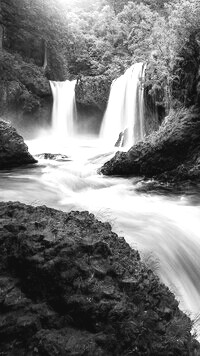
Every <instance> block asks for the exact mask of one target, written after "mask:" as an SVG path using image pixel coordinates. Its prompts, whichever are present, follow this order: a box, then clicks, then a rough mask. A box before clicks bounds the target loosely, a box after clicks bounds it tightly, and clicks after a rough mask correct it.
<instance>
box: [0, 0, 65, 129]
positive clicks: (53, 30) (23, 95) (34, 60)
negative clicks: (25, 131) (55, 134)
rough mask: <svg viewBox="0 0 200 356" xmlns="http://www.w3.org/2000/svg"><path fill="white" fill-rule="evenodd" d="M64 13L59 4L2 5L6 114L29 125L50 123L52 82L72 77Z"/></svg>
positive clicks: (1, 79) (6, 1) (0, 51)
mask: <svg viewBox="0 0 200 356" xmlns="http://www.w3.org/2000/svg"><path fill="white" fill-rule="evenodd" d="M63 21H64V20H63V19H62V13H60V11H59V9H58V7H57V4H56V2H55V1H53V0H51V1H50V2H47V1H39V0H36V1H34V3H33V2H32V1H31V0H22V1H20V2H16V1H14V0H2V1H1V15H0V37H1V38H0V40H1V41H0V42H1V46H0V88H1V89H0V114H1V116H4V117H6V118H10V119H12V118H14V122H15V123H18V124H20V123H21V126H23V125H25V124H26V121H31V120H32V121H38V122H40V121H41V120H42V117H43V118H44V119H45V120H46V121H48V120H49V119H50V112H51V105H52V97H51V91H50V86H49V82H48V79H49V78H50V79H52V80H54V79H55V80H64V79H66V77H67V75H68V69H67V60H66V56H65V53H64V51H65V49H63V41H64V38H66V27H65V26H64V22H63Z"/></svg>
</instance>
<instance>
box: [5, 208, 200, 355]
mask: <svg viewBox="0 0 200 356" xmlns="http://www.w3.org/2000/svg"><path fill="white" fill-rule="evenodd" d="M8 226H9V229H8ZM11 226H13V228H11ZM0 243H1V249H0V350H1V353H2V355H4V356H11V355H24V356H25V355H28V356H33V355H41V356H43V355H49V356H52V355H63V356H64V355H79V356H81V355H88V356H94V355H97V356H101V355H102V356H104V355H106V356H110V355H117V356H123V355H124V356H125V355H128V354H132V355H139V356H143V355H151V356H156V355H185V356H186V355H188V350H189V349H190V350H191V353H190V354H191V355H193V354H194V351H195V349H197V348H198V347H199V346H198V343H197V342H196V341H195V340H194V339H193V338H192V336H191V334H190V330H191V326H192V323H191V321H190V319H189V318H188V317H187V316H186V315H185V314H184V313H182V312H181V311H180V310H179V308H178V303H177V302H176V300H175V298H174V296H173V294H172V293H171V292H170V291H169V290H168V288H166V287H165V286H164V285H163V284H161V283H160V282H159V279H158V278H157V277H156V276H155V275H154V274H153V272H151V271H150V270H149V269H148V268H147V267H145V265H144V264H143V263H141V261H140V258H139V254H138V252H137V251H135V250H133V249H131V248H130V246H129V245H128V244H127V243H126V242H125V240H124V239H123V238H120V237H118V236H117V235H116V234H115V233H113V232H112V230H111V227H110V225H109V224H108V223H101V222H99V221H98V220H96V219H95V217H94V216H93V215H92V214H89V213H88V212H77V211H74V212H70V213H63V212H61V211H57V210H54V209H50V208H47V207H46V206H41V207H32V206H27V205H24V204H20V203H17V202H9V203H0ZM183 324H184V325H185V327H184V328H183V327H182V325H183ZM174 335H177V336H176V337H174Z"/></svg>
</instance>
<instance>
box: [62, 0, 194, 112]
mask: <svg viewBox="0 0 200 356" xmlns="http://www.w3.org/2000/svg"><path fill="white" fill-rule="evenodd" d="M86 3H87V5H86ZM66 17H67V23H68V31H69V33H68V35H69V38H70V41H69V47H68V54H67V55H68V62H69V70H70V71H71V73H74V74H76V75H77V74H79V73H85V72H87V73H89V74H90V75H97V74H98V75H99V74H102V73H104V74H106V75H109V76H111V77H113V78H114V77H116V76H117V75H119V74H120V73H122V72H123V71H124V70H125V69H126V68H127V67H128V66H130V65H131V64H132V63H134V62H136V61H145V62H147V63H148V70H147V82H146V85H147V86H148V87H149V88H150V90H151V94H152V95H154V96H155V98H156V100H158V101H159V100H160V101H161V102H162V104H164V105H165V107H171V106H172V105H177V104H180V103H181V104H184V105H185V104H186V105H190V104H193V103H194V101H195V100H196V94H197V93H196V85H197V77H198V66H199V64H198V62H199V44H200V42H199V39H200V38H199V34H200V3H199V1H198V0H192V1H188V0H174V1H171V2H169V1H164V0H155V1H148V0H143V1H126V0H104V1H102V2H100V1H98V0H96V1H89V2H86V1H84V2H82V1H80V0H76V1H75V3H73V7H72V5H71V6H70V4H68V7H67V13H66Z"/></svg>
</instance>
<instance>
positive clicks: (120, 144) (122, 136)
mask: <svg viewBox="0 0 200 356" xmlns="http://www.w3.org/2000/svg"><path fill="white" fill-rule="evenodd" d="M127 136H128V129H125V130H124V131H122V132H120V134H119V137H118V139H117V141H116V143H115V147H124V146H125V144H126V140H127Z"/></svg>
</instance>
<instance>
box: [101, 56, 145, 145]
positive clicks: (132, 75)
mask: <svg viewBox="0 0 200 356" xmlns="http://www.w3.org/2000/svg"><path fill="white" fill-rule="evenodd" d="M144 75H145V65H144V64H143V63H136V64H134V65H132V66H131V67H130V68H129V69H127V71H126V72H125V73H124V75H122V76H121V77H119V78H117V79H115V80H114V81H113V83H112V85H111V91H110V96H109V101H108V105H107V109H106V112H105V115H104V118H103V121H102V125H101V130H100V137H101V138H102V139H103V141H104V142H105V143H106V144H109V145H112V146H114V145H115V143H116V141H117V140H118V145H119V146H126V147H127V148H129V147H131V146H133V145H134V144H135V143H136V142H138V141H139V140H141V139H143V138H144V99H143V92H144V89H143V85H142V83H141V80H142V79H143V78H144Z"/></svg>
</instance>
